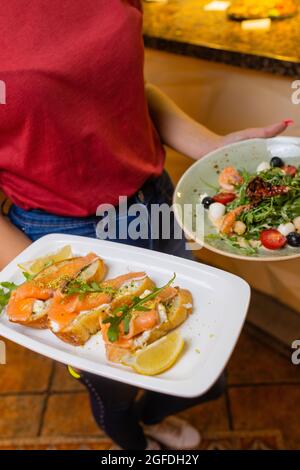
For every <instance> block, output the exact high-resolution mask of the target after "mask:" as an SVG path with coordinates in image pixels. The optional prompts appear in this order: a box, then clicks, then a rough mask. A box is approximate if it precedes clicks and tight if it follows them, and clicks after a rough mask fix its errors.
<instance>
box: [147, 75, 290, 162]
mask: <svg viewBox="0 0 300 470" xmlns="http://www.w3.org/2000/svg"><path fill="white" fill-rule="evenodd" d="M145 89H146V95H147V100H148V105H149V110H150V114H151V117H152V119H153V121H154V124H155V126H156V128H157V130H158V132H159V134H160V137H161V139H162V141H163V143H164V144H166V145H168V146H169V147H172V148H173V149H175V150H177V151H178V152H180V153H183V154H185V155H187V156H189V157H192V158H195V159H199V158H201V157H202V156H203V155H205V154H206V153H208V152H210V151H212V150H214V149H216V148H218V147H222V146H223V145H227V144H230V143H233V142H238V141H240V140H245V139H251V138H254V137H263V138H265V137H273V136H275V135H277V134H280V133H281V132H283V131H284V130H285V129H286V128H287V126H288V125H289V124H290V123H291V121H282V122H280V123H277V124H273V125H271V126H268V127H262V128H253V129H245V130H243V131H238V132H233V133H232V134H228V135H226V136H220V135H218V134H215V133H214V132H212V131H210V130H209V129H207V128H206V127H204V126H202V125H201V124H200V123H198V122H197V121H195V120H194V119H192V118H191V117H190V116H188V115H187V114H186V113H185V112H184V111H182V109H180V108H179V107H178V106H177V105H176V104H175V103H174V102H173V101H172V100H171V99H170V98H169V97H168V96H167V95H165V94H164V93H163V92H162V91H161V90H159V88H157V87H156V86H154V85H151V84H148V83H146V85H145Z"/></svg>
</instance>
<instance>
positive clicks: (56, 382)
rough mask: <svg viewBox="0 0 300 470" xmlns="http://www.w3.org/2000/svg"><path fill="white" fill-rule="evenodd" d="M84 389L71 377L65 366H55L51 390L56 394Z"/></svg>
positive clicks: (57, 364)
mask: <svg viewBox="0 0 300 470" xmlns="http://www.w3.org/2000/svg"><path fill="white" fill-rule="evenodd" d="M84 389H85V387H84V385H82V384H81V383H80V382H78V380H76V379H74V378H73V377H71V375H70V374H69V372H68V370H67V368H66V366H65V365H63V364H59V363H58V362H57V363H56V364H55V366H54V375H53V380H52V386H51V390H53V391H56V392H57V391H63V392H71V391H73V390H84Z"/></svg>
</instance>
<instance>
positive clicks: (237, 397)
mask: <svg viewBox="0 0 300 470" xmlns="http://www.w3.org/2000/svg"><path fill="white" fill-rule="evenodd" d="M7 361H8V364H7V365H6V366H0V436H1V438H2V439H5V438H6V439H7V438H11V437H24V438H26V437H34V436H43V437H45V438H46V437H47V436H51V437H53V436H68V437H71V436H99V437H100V436H102V437H103V433H102V431H101V430H100V429H99V428H98V427H97V426H96V424H95V422H94V420H93V418H92V416H91V413H90V410H89V402H88V396H87V393H86V391H85V389H84V388H83V387H82V386H81V385H80V384H79V383H78V382H77V381H76V380H74V379H72V378H71V377H70V376H69V374H68V373H67V371H66V369H65V367H64V366H61V365H60V364H54V363H52V362H51V361H50V360H47V359H45V358H42V357H40V356H37V355H36V354H34V353H31V352H29V351H26V350H24V349H22V348H20V347H19V346H16V345H14V344H13V343H8V352H7ZM299 372H300V370H299V368H297V367H295V366H292V365H291V364H290V361H289V359H288V358H287V357H284V356H281V355H280V354H278V353H276V352H274V350H272V349H270V348H269V347H268V346H266V345H264V344H262V343H261V342H260V341H259V340H258V339H256V336H255V334H253V331H252V329H250V328H249V327H247V326H246V327H245V329H244V332H243V334H242V336H241V338H240V340H239V343H238V345H237V348H236V350H235V352H234V354H233V356H232V358H231V360H230V362H229V365H228V368H227V379H228V389H227V393H226V394H225V396H223V397H222V398H220V399H219V400H217V401H216V402H212V403H208V404H205V405H201V406H198V407H196V408H193V409H192V410H189V411H186V412H185V413H183V415H184V416H185V417H186V418H187V419H188V420H189V421H190V422H191V423H193V424H194V425H195V426H197V427H198V428H199V429H200V430H201V431H202V432H203V433H204V435H205V433H207V434H209V433H211V432H216V433H219V432H223V431H228V430H235V431H260V430H268V429H272V430H279V431H281V432H282V435H283V438H284V443H285V447H286V448H289V449H300V425H299V422H300V408H299V405H298V404H299V402H300V373H299Z"/></svg>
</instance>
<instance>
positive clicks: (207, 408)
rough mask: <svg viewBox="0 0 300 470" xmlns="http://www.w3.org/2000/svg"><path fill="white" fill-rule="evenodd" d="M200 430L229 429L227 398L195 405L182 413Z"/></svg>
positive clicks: (182, 415) (183, 416)
mask: <svg viewBox="0 0 300 470" xmlns="http://www.w3.org/2000/svg"><path fill="white" fill-rule="evenodd" d="M180 416H181V417H182V418H184V419H187V420H188V421H189V422H190V423H191V424H193V425H194V426H195V427H196V428H197V429H199V431H201V432H203V433H205V432H207V431H212V432H213V431H227V430H228V429H229V424H228V415H227V409H226V404H225V398H224V397H221V398H219V399H218V400H215V401H211V402H208V403H204V404H202V405H198V406H195V407H193V408H191V409H190V410H187V411H184V412H183V413H181V414H180Z"/></svg>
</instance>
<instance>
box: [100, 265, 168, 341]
mask: <svg viewBox="0 0 300 470" xmlns="http://www.w3.org/2000/svg"><path fill="white" fill-rule="evenodd" d="M175 278H176V273H174V275H173V277H172V279H170V281H169V282H167V284H165V285H164V286H162V287H160V288H157V287H156V288H155V289H153V291H152V292H151V293H150V294H148V295H147V296H146V297H144V298H143V299H141V298H140V297H134V298H133V300H132V304H131V305H123V306H121V307H118V308H116V309H115V310H114V311H113V312H112V315H110V316H108V317H107V318H105V319H104V320H103V323H109V324H110V326H109V328H108V330H107V337H108V340H109V341H110V342H111V343H114V342H115V341H117V340H118V339H119V336H120V324H121V322H123V328H124V333H125V334H128V333H129V328H130V320H131V318H132V313H133V312H134V311H136V310H138V311H141V312H147V311H149V310H150V309H149V308H147V307H145V306H144V305H143V304H145V303H146V302H149V300H152V299H154V298H155V297H157V295H158V294H159V293H160V292H161V291H163V290H164V289H166V288H167V287H169V286H170V285H171V284H172V283H173V282H174V280H175Z"/></svg>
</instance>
